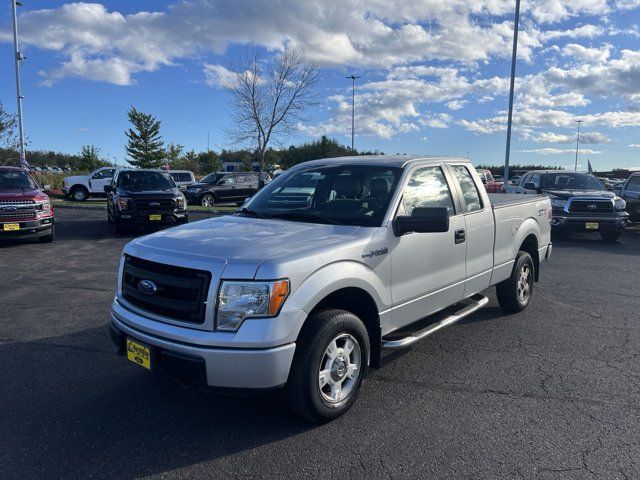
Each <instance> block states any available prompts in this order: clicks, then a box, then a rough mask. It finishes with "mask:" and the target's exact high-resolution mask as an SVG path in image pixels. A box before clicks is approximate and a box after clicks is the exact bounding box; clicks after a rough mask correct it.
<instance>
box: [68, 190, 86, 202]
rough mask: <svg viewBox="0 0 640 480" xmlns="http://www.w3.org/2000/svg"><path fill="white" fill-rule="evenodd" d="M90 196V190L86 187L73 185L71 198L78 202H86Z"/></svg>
mask: <svg viewBox="0 0 640 480" xmlns="http://www.w3.org/2000/svg"><path fill="white" fill-rule="evenodd" d="M87 198H89V191H88V190H87V189H86V188H84V187H73V188H72V189H71V199H72V200H75V201H76V202H84V201H85V200H86V199H87Z"/></svg>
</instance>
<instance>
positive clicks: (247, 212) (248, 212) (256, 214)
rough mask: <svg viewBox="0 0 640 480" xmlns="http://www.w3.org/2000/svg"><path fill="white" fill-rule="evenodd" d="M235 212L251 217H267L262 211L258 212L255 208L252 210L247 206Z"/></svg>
mask: <svg viewBox="0 0 640 480" xmlns="http://www.w3.org/2000/svg"><path fill="white" fill-rule="evenodd" d="M236 213H243V214H245V215H250V216H252V217H256V218H269V216H268V215H265V214H263V213H259V212H256V211H255V210H252V209H251V208H247V207H242V208H241V209H240V210H238V211H237V212H236Z"/></svg>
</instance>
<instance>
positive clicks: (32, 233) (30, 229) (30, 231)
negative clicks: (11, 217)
mask: <svg viewBox="0 0 640 480" xmlns="http://www.w3.org/2000/svg"><path fill="white" fill-rule="evenodd" d="M16 223H17V224H18V225H20V229H19V230H9V231H5V229H4V228H5V227H4V226H5V225H6V224H11V225H14V224H16ZM53 224H54V217H45V218H39V219H37V220H15V221H4V220H3V221H0V240H9V239H18V238H19V239H27V238H39V237H42V236H44V235H49V234H50V233H51V231H52V230H53Z"/></svg>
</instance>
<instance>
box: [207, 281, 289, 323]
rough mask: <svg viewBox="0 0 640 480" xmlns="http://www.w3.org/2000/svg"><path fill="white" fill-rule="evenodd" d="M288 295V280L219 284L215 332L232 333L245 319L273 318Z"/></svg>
mask: <svg viewBox="0 0 640 480" xmlns="http://www.w3.org/2000/svg"><path fill="white" fill-rule="evenodd" d="M288 295H289V280H277V281H275V282H237V281H231V282H222V286H221V287H220V293H218V308H217V310H216V330H218V331H225V332H235V331H237V330H238V329H239V328H240V325H242V322H243V321H244V320H245V318H261V317H262V318H264V317H274V316H276V315H277V314H278V312H279V311H280V308H281V307H282V304H283V303H284V301H285V300H286V298H287V296H288Z"/></svg>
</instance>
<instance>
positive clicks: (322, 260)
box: [110, 156, 551, 422]
mask: <svg viewBox="0 0 640 480" xmlns="http://www.w3.org/2000/svg"><path fill="white" fill-rule="evenodd" d="M300 185H304V188H300ZM550 220H551V204H550V202H549V198H548V197H546V196H523V195H518V196H516V195H499V194H498V195H495V196H492V197H490V196H489V195H488V194H487V193H486V191H485V189H484V188H483V187H482V182H481V180H480V178H479V176H478V174H477V173H476V171H475V170H474V168H473V166H472V165H471V164H470V163H469V162H468V161H466V160H463V159H455V158H454V159H452V158H442V157H415V158H412V157H406V156H397V157H384V156H370V157H367V156H365V157H347V158H336V159H325V160H315V161H311V162H307V163H303V164H300V165H297V166H295V167H293V168H291V169H290V170H288V171H287V172H285V173H283V174H282V175H280V176H279V177H278V178H276V179H275V180H274V181H273V182H271V183H270V184H269V185H267V186H265V187H264V188H263V189H262V190H260V191H259V192H258V193H257V194H256V195H255V196H253V197H252V198H251V199H250V200H249V201H248V202H247V203H245V204H244V206H243V207H242V208H241V209H240V210H239V211H238V212H237V213H235V214H233V215H228V216H224V217H219V218H213V219H207V220H202V221H198V222H195V223H191V224H189V225H185V226H180V227H176V228H172V229H169V230H165V231H163V232H159V233H155V234H152V235H149V236H145V237H142V238H140V239H137V240H134V241H132V242H130V243H129V244H127V245H126V246H125V248H124V251H123V256H122V260H121V262H120V267H119V275H118V283H117V290H116V295H115V298H114V301H113V304H112V309H111V322H110V330H111V337H112V339H113V341H114V343H115V344H116V345H117V346H118V348H119V350H120V352H122V353H126V356H127V358H128V359H129V360H131V361H133V362H135V363H137V364H139V365H140V366H142V367H144V368H146V369H156V368H157V369H160V370H165V371H167V372H170V373H172V374H174V375H175V376H177V377H179V378H182V379H183V380H186V381H190V382H201V383H204V384H207V385H209V386H213V387H221V388H230V389H274V388H278V387H285V388H286V396H287V398H288V401H289V404H290V406H291V407H292V409H293V410H294V411H295V412H297V413H298V414H300V415H302V416H304V417H306V418H308V419H311V420H313V421H317V422H322V421H328V420H330V419H332V418H335V417H337V416H338V415H340V414H342V413H343V412H345V411H346V410H347V409H348V408H349V407H350V406H351V405H352V404H353V403H354V401H355V400H356V396H357V394H358V390H359V388H360V386H361V384H362V381H363V379H364V378H365V376H366V375H367V372H368V370H369V368H370V367H379V366H380V356H381V350H382V349H398V348H404V347H407V346H409V345H411V344H413V343H414V342H416V341H418V340H420V339H423V338H425V337H427V336H429V335H431V334H433V333H435V332H436V331H438V330H440V329H441V328H443V327H446V326H449V325H452V324H454V323H456V322H457V321H458V320H460V319H461V318H464V317H465V316H467V315H469V314H471V313H473V312H475V311H476V310H478V309H479V308H481V307H483V306H484V305H486V304H487V302H488V299H487V297H485V296H484V295H482V293H481V292H483V291H484V290H486V289H487V288H489V287H490V286H494V285H495V286H496V287H497V294H498V301H499V303H500V305H501V306H502V307H503V309H505V310H506V311H508V312H518V311H521V310H523V309H524V308H526V307H527V305H528V304H529V303H530V302H531V299H532V293H533V287H534V281H536V280H538V278H539V272H540V263H541V262H542V261H543V260H546V259H548V258H549V256H550V254H551V241H550Z"/></svg>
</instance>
